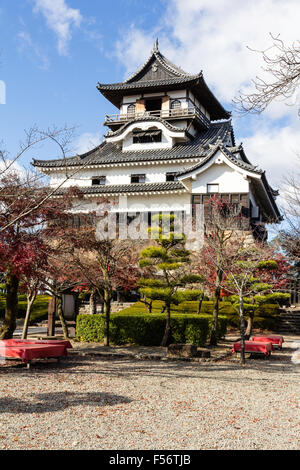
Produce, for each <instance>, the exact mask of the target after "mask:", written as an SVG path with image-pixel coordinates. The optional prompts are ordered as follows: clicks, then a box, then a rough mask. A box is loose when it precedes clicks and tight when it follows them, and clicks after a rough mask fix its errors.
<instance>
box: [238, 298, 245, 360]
mask: <svg viewBox="0 0 300 470" xmlns="http://www.w3.org/2000/svg"><path fill="white" fill-rule="evenodd" d="M239 297H240V332H241V364H242V365H244V364H245V362H246V361H245V317H244V299H243V296H242V295H241V294H240V296H239Z"/></svg>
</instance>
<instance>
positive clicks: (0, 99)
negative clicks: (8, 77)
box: [0, 80, 6, 104]
mask: <svg viewBox="0 0 300 470" xmlns="http://www.w3.org/2000/svg"><path fill="white" fill-rule="evenodd" d="M0 104H6V84H5V82H4V81H3V80H0Z"/></svg>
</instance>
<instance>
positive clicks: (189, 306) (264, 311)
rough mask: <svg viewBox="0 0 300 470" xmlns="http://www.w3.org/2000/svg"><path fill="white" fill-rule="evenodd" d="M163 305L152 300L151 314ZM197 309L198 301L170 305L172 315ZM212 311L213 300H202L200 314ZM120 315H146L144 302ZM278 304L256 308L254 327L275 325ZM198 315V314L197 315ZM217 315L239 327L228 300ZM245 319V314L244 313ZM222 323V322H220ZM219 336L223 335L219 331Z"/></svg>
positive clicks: (222, 303) (157, 311)
mask: <svg viewBox="0 0 300 470" xmlns="http://www.w3.org/2000/svg"><path fill="white" fill-rule="evenodd" d="M162 306H163V302H161V301H154V302H153V309H152V315H157V314H160V312H161V309H162ZM197 311H198V302H195V301H190V302H182V303H180V304H179V305H172V308H171V314H172V315H174V314H175V315H177V314H180V315H187V314H192V315H195V314H197ZM212 312H213V302H212V301H203V302H202V308H201V316H203V315H208V316H211V315H212ZM120 313H121V314H122V315H146V314H148V311H147V308H146V306H145V304H143V303H142V302H136V303H135V304H134V305H132V306H131V307H128V308H125V309H124V310H122V311H121V312H120ZM279 313H280V312H279V305H278V304H263V305H260V307H259V308H258V309H257V312H256V313H255V316H254V323H253V327H254V328H260V329H267V330H272V329H274V327H275V323H276V319H277V317H278V315H279ZM197 316H198V315H197ZM219 316H225V317H226V318H227V325H228V326H233V327H237V328H239V325H240V318H239V315H238V313H237V312H236V310H235V309H234V308H233V306H232V304H231V303H230V302H226V301H224V300H223V301H222V302H220V304H219ZM245 318H246V319H247V314H245ZM220 325H222V323H220ZM221 336H225V334H224V333H223V332H221Z"/></svg>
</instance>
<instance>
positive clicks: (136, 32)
mask: <svg viewBox="0 0 300 470" xmlns="http://www.w3.org/2000/svg"><path fill="white" fill-rule="evenodd" d="M299 16H300V2H299V0H285V1H282V0H260V1H257V0H247V2H241V1H240V0H230V1H228V0H218V1H217V2H213V1H211V0H185V1H184V2H183V1H182V0H170V1H169V2H168V8H167V11H166V12H165V15H164V16H163V17H162V18H161V20H160V22H159V24H158V25H157V26H156V27H155V28H154V30H153V31H152V32H151V33H149V32H144V31H143V30H141V29H138V28H136V27H135V26H134V25H132V27H131V28H130V29H129V31H128V32H127V33H125V34H124V35H123V36H122V41H119V42H118V43H117V48H116V50H117V55H118V58H119V60H120V61H122V62H123V64H124V66H125V67H126V74H127V75H128V74H130V73H131V72H132V71H134V70H135V69H136V68H137V67H138V66H139V65H141V63H143V62H144V61H145V59H146V58H147V57H148V55H149V53H150V50H151V48H152V46H153V42H154V39H155V38H156V37H157V36H158V37H159V42H160V49H161V51H162V53H163V54H165V55H166V56H167V57H168V58H169V59H170V60H172V61H173V62H174V63H175V64H177V65H179V66H181V67H182V68H183V69H185V70H186V71H188V72H191V73H197V72H199V71H200V70H203V72H204V77H205V78H206V81H207V82H208V83H209V85H210V86H212V87H214V89H215V92H216V94H217V96H218V98H219V99H220V100H222V101H225V102H227V103H230V102H231V100H232V99H233V97H234V96H235V94H236V93H237V92H238V90H239V89H240V88H241V87H242V86H245V85H246V84H247V83H248V84H249V82H250V80H251V78H253V77H255V75H262V74H263V72H262V70H261V67H262V65H263V64H262V62H261V57H260V55H259V54H257V53H255V52H251V51H249V49H248V48H247V46H249V47H251V48H254V49H260V50H261V49H264V48H266V47H269V46H270V45H271V43H272V40H271V38H270V36H269V32H271V33H273V34H274V35H277V34H279V33H280V35H281V37H282V39H283V40H284V41H286V42H287V43H290V42H293V41H296V40H297V39H299V34H298V32H299ZM278 106H279V107H280V109H281V113H285V114H288V113H289V112H291V109H290V108H286V107H284V106H283V105H282V104H280V105H278ZM278 106H276V107H275V106H274V107H273V108H272V110H271V111H272V112H274V113H275V114H278ZM271 111H270V113H271Z"/></svg>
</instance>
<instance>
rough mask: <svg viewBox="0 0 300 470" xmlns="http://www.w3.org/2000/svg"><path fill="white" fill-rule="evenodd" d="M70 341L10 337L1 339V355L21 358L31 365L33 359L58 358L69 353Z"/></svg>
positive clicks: (9, 357)
mask: <svg viewBox="0 0 300 470" xmlns="http://www.w3.org/2000/svg"><path fill="white" fill-rule="evenodd" d="M70 347H72V345H71V343H70V342H69V341H56V340H54V341H51V342H48V341H34V340H32V341H31V340H18V339H9V340H3V341H0V357H2V358H4V359H21V361H22V362H24V363H25V364H27V367H30V364H31V361H32V360H33V359H41V358H42V359H45V358H57V360H59V359H60V358H61V357H63V356H67V355H68V348H70Z"/></svg>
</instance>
